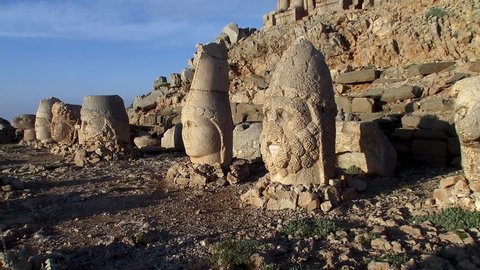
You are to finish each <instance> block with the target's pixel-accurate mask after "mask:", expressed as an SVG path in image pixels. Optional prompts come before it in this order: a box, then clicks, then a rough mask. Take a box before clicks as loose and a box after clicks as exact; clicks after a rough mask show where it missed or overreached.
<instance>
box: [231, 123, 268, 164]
mask: <svg viewBox="0 0 480 270" xmlns="http://www.w3.org/2000/svg"><path fill="white" fill-rule="evenodd" d="M261 132H262V124H261V123H252V124H240V125H237V126H236V127H235V129H234V130H233V156H234V157H236V158H242V159H247V160H258V159H261V156H262V155H261V153H260V134H261Z"/></svg>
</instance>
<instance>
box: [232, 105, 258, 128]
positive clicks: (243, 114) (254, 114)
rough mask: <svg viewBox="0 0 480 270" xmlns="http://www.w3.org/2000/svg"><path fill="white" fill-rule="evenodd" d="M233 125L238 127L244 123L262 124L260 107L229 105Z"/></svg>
mask: <svg viewBox="0 0 480 270" xmlns="http://www.w3.org/2000/svg"><path fill="white" fill-rule="evenodd" d="M230 106H231V108H232V118H233V124H234V125H238V124H241V123H246V122H262V120H263V112H262V108H263V106H262V105H255V104H248V103H231V104H230Z"/></svg>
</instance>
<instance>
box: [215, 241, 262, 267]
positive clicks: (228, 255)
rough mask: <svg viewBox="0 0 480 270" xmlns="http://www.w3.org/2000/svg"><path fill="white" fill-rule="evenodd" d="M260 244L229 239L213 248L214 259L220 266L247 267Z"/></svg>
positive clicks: (258, 249)
mask: <svg viewBox="0 0 480 270" xmlns="http://www.w3.org/2000/svg"><path fill="white" fill-rule="evenodd" d="M261 246H262V245H261V244H260V243H259V242H258V241H255V240H247V239H243V240H234V239H229V240H226V241H223V242H220V243H218V244H217V245H216V246H215V249H216V252H217V254H216V255H217V256H216V259H217V261H218V263H219V264H220V265H234V266H248V265H249V264H250V257H251V256H252V255H253V254H255V253H257V252H259V251H260V249H261Z"/></svg>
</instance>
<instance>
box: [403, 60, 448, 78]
mask: <svg viewBox="0 0 480 270" xmlns="http://www.w3.org/2000/svg"><path fill="white" fill-rule="evenodd" d="M453 65H455V62H438V63H426V64H417V65H412V66H411V67H410V68H408V71H407V72H408V74H409V75H412V76H415V75H429V74H432V73H438V72H440V71H442V70H444V69H447V68H449V67H451V66H453Z"/></svg>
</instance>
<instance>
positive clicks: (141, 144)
mask: <svg viewBox="0 0 480 270" xmlns="http://www.w3.org/2000/svg"><path fill="white" fill-rule="evenodd" d="M133 143H134V144H135V146H136V147H137V148H138V149H143V148H148V147H159V146H160V144H161V143H160V139H158V138H153V137H151V136H149V135H144V136H139V137H135V138H134V139H133Z"/></svg>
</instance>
